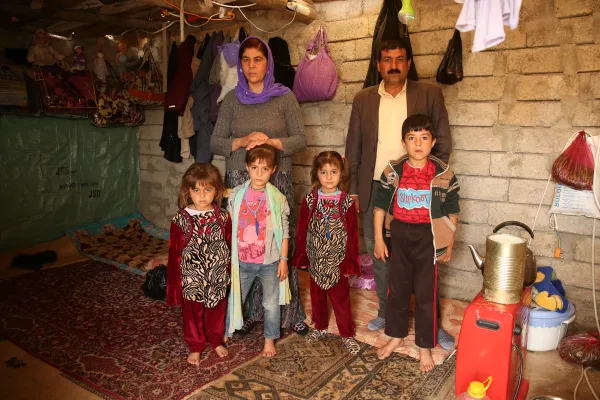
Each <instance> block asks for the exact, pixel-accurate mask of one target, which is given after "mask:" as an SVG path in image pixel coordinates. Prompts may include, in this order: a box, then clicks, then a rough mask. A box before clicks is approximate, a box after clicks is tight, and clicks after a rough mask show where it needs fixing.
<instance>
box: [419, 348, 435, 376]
mask: <svg viewBox="0 0 600 400" xmlns="http://www.w3.org/2000/svg"><path fill="white" fill-rule="evenodd" d="M419 355H420V356H421V362H420V364H421V365H420V366H419V367H420V368H421V371H423V372H429V371H431V370H432V369H433V367H435V363H434V362H433V357H432V356H431V349H421V348H420V349H419Z"/></svg>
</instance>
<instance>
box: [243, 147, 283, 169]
mask: <svg viewBox="0 0 600 400" xmlns="http://www.w3.org/2000/svg"><path fill="white" fill-rule="evenodd" d="M256 160H262V161H264V162H265V164H267V165H268V166H269V168H275V167H276V166H277V161H278V160H277V150H275V147H273V146H271V145H268V144H261V145H260V146H256V147H253V148H252V149H250V150H248V151H247V152H246V165H250V164H252V163H253V162H254V161H256Z"/></svg>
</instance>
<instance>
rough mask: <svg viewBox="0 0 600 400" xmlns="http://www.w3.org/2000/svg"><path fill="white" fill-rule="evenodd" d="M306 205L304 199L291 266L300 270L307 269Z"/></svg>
mask: <svg viewBox="0 0 600 400" xmlns="http://www.w3.org/2000/svg"><path fill="white" fill-rule="evenodd" d="M308 214H309V212H308V203H307V202H306V198H305V199H304V200H302V205H300V217H299V218H298V229H297V230H296V244H295V246H294V256H293V257H292V265H293V266H294V267H296V268H300V269H308V267H309V261H308V255H307V254H306V236H307V235H308V222H309V221H308Z"/></svg>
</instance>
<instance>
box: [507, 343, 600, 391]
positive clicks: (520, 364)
mask: <svg viewBox="0 0 600 400" xmlns="http://www.w3.org/2000/svg"><path fill="white" fill-rule="evenodd" d="M513 348H515V349H516V350H517V352H518V353H519V360H520V363H519V379H518V380H517V389H516V390H515V395H514V397H513V400H517V395H518V394H519V389H521V380H522V379H523V353H521V349H520V348H519V346H517V345H516V344H514V343H513ZM596 400H598V399H596Z"/></svg>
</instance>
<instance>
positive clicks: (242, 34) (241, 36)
mask: <svg viewBox="0 0 600 400" xmlns="http://www.w3.org/2000/svg"><path fill="white" fill-rule="evenodd" d="M246 36H248V34H247V33H246V30H245V29H244V28H240V30H239V32H238V40H239V41H240V43H242V42H243V41H244V39H246Z"/></svg>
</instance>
